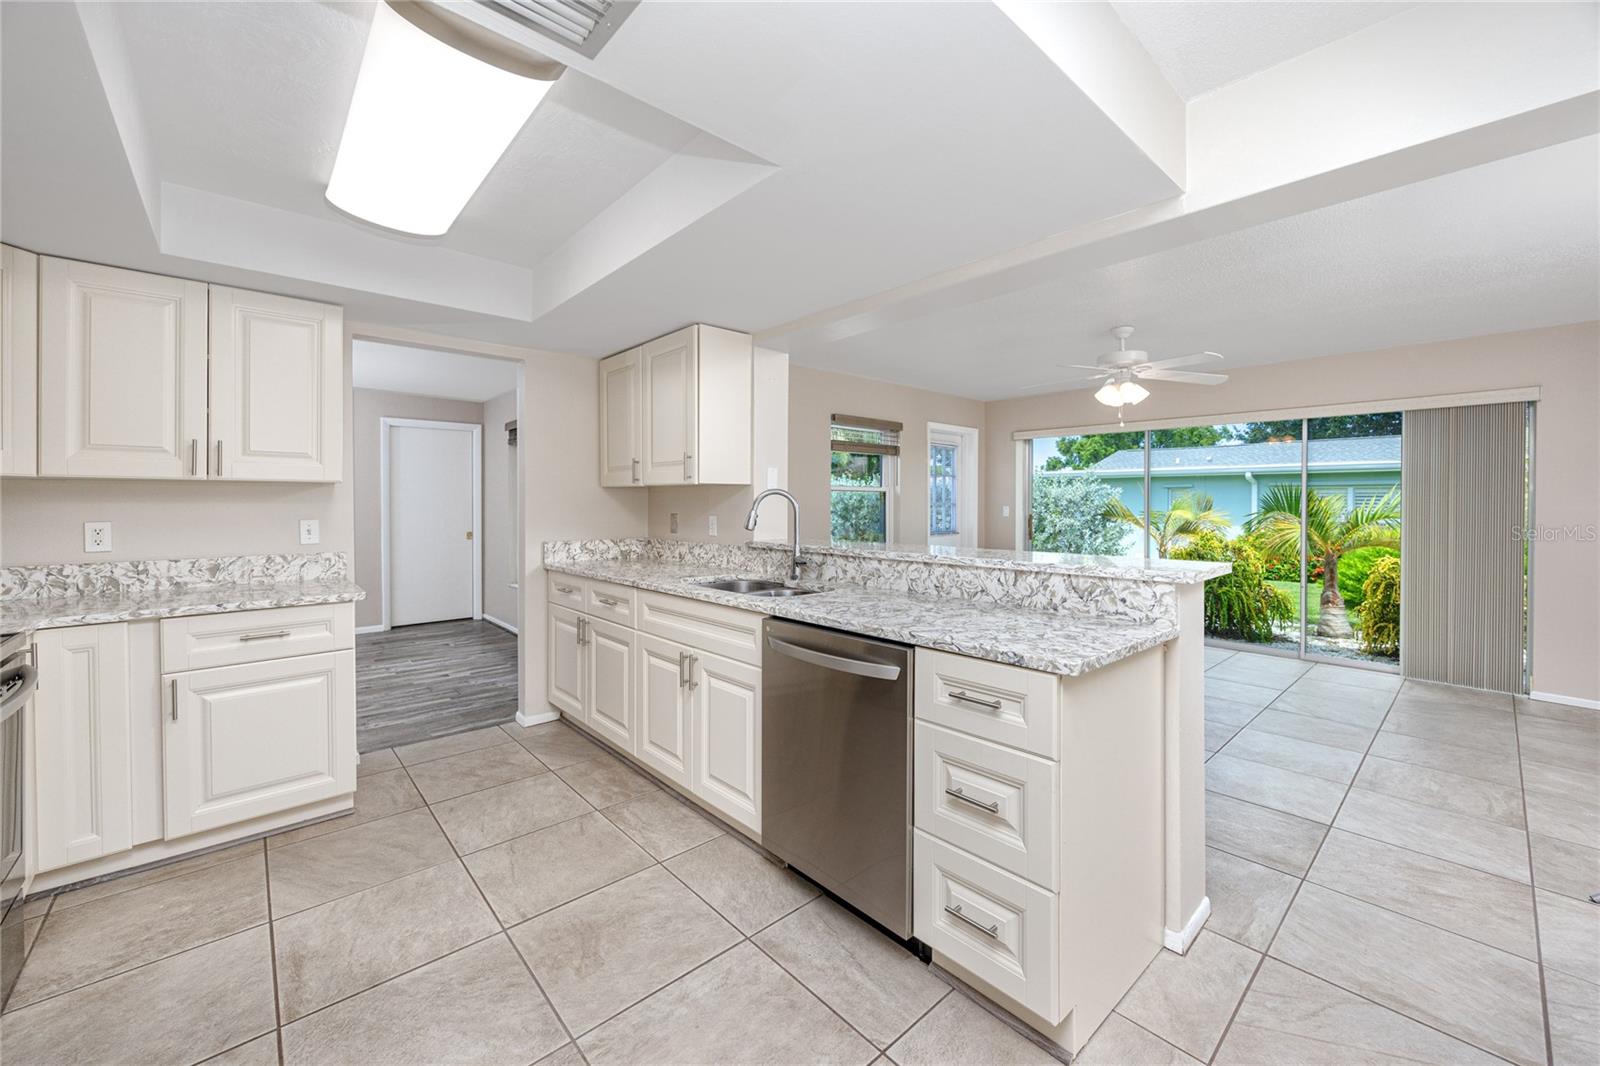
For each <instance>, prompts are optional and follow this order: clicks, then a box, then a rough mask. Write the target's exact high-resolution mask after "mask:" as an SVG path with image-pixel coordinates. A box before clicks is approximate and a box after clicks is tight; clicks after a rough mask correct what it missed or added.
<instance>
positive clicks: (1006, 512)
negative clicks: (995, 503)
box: [1000, 503, 1011, 518]
mask: <svg viewBox="0 0 1600 1066" xmlns="http://www.w3.org/2000/svg"><path fill="white" fill-rule="evenodd" d="M1000 517H1001V518H1010V517H1011V505H1010V504H1008V503H1003V504H1001V505H1000Z"/></svg>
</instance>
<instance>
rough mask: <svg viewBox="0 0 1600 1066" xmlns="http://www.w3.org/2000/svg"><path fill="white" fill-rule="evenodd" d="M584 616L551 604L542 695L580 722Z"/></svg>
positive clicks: (581, 711) (546, 635)
mask: <svg viewBox="0 0 1600 1066" xmlns="http://www.w3.org/2000/svg"><path fill="white" fill-rule="evenodd" d="M584 621H585V619H584V617H583V616H582V615H580V614H579V613H578V612H577V611H574V610H572V609H570V608H567V607H556V606H554V605H552V606H551V607H550V617H549V624H548V625H547V626H546V633H545V639H546V644H547V647H546V654H545V663H546V668H545V677H546V681H545V698H546V699H548V700H549V701H550V702H551V704H552V705H554V706H556V707H559V708H560V709H561V710H562V711H563V712H565V713H566V714H568V715H570V716H571V717H573V718H576V719H578V720H579V721H580V722H581V721H583V720H584V714H583V686H584V681H585V680H586V679H585V677H584V669H583V644H582V642H581V641H582V628H583V622H584Z"/></svg>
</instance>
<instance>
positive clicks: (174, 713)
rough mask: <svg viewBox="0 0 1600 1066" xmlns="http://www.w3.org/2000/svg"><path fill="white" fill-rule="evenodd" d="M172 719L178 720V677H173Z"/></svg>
mask: <svg viewBox="0 0 1600 1066" xmlns="http://www.w3.org/2000/svg"><path fill="white" fill-rule="evenodd" d="M172 720H173V721H174V722H176V721H177V720H178V679H177V678H173V679H172Z"/></svg>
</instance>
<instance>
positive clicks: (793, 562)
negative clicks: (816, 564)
mask: <svg viewBox="0 0 1600 1066" xmlns="http://www.w3.org/2000/svg"><path fill="white" fill-rule="evenodd" d="M768 496H782V497H783V498H784V499H786V500H788V501H789V510H790V511H792V512H793V514H792V515H791V517H792V518H793V520H794V525H793V526H792V527H791V528H792V531H793V536H792V537H791V538H790V540H789V580H790V581H799V580H800V564H801V563H803V562H806V561H807V560H805V559H802V558H800V501H799V500H797V499H795V498H794V497H793V496H791V495H789V493H787V492H785V491H784V490H782V489H767V490H766V491H765V492H763V493H761V495H759V496H757V497H756V498H755V501H754V502H752V503H751V504H750V517H749V518H746V519H745V520H744V528H745V529H747V530H749V531H751V532H752V533H753V532H755V528H756V512H757V511H758V510H760V509H761V501H762V500H764V499H766V498H767V497H768Z"/></svg>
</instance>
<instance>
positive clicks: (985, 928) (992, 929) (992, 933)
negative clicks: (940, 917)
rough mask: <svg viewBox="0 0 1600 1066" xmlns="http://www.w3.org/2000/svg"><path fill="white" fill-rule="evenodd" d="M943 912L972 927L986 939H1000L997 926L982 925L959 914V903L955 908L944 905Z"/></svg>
mask: <svg viewBox="0 0 1600 1066" xmlns="http://www.w3.org/2000/svg"><path fill="white" fill-rule="evenodd" d="M944 912H945V913H946V914H948V915H949V916H950V917H952V918H958V919H960V920H961V921H963V922H966V923H967V924H968V925H970V926H972V928H974V929H976V930H977V931H978V932H980V933H982V934H983V935H984V936H986V937H991V938H993V939H995V940H999V939H1000V927H999V926H998V925H984V924H983V923H982V922H980V921H977V920H975V919H973V918H968V917H967V916H966V915H965V914H962V913H961V904H959V903H957V904H956V905H955V906H951V905H950V904H948V903H946V904H945V905H944Z"/></svg>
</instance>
